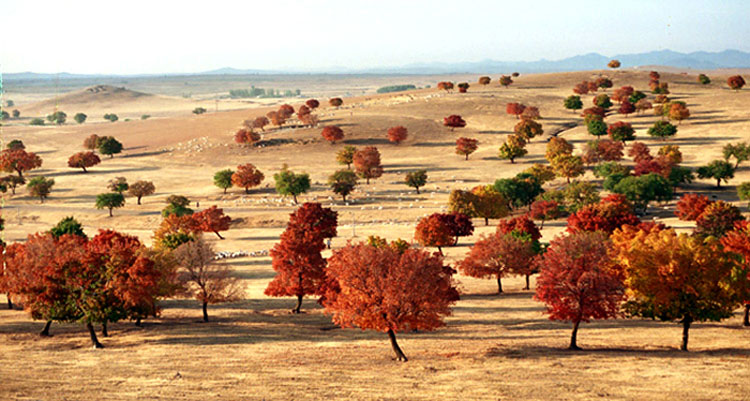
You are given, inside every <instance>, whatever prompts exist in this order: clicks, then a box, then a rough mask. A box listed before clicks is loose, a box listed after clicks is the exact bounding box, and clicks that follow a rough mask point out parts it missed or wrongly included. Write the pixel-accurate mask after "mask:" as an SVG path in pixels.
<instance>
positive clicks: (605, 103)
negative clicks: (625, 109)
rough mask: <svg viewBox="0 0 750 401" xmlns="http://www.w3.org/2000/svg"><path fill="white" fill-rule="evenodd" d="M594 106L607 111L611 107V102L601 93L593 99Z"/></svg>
mask: <svg viewBox="0 0 750 401" xmlns="http://www.w3.org/2000/svg"><path fill="white" fill-rule="evenodd" d="M594 106H597V107H601V108H603V109H604V110H607V109H609V108H610V107H612V101H611V100H610V99H609V96H607V94H606V93H602V94H599V95H596V96H595V97H594Z"/></svg>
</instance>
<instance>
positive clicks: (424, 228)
mask: <svg viewBox="0 0 750 401" xmlns="http://www.w3.org/2000/svg"><path fill="white" fill-rule="evenodd" d="M445 216H446V215H444V214H440V213H433V214H431V215H429V216H427V217H424V218H422V219H421V220H419V223H417V227H416V229H415V230H414V240H416V241H417V242H418V243H419V244H420V245H422V246H434V247H436V248H437V249H438V252H440V254H441V255H442V254H443V249H442V248H443V247H444V246H451V245H453V244H454V243H455V237H456V235H455V228H454V226H453V221H452V219H448V218H445Z"/></svg>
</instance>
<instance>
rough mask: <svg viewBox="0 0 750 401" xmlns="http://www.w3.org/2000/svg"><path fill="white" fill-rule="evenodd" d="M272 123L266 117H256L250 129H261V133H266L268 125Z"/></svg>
mask: <svg viewBox="0 0 750 401" xmlns="http://www.w3.org/2000/svg"><path fill="white" fill-rule="evenodd" d="M270 123H271V122H270V121H269V120H268V117H265V116H259V117H255V119H254V120H253V122H252V123H251V125H250V128H252V129H258V128H259V129H260V130H261V131H265V127H266V125H268V124H270Z"/></svg>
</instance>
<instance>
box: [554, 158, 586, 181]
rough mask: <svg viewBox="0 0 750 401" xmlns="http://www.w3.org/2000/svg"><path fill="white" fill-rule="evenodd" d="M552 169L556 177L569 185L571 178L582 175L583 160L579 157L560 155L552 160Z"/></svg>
mask: <svg viewBox="0 0 750 401" xmlns="http://www.w3.org/2000/svg"><path fill="white" fill-rule="evenodd" d="M552 168H553V169H554V170H555V174H557V176H558V177H563V178H565V179H566V180H568V183H570V179H571V178H575V177H578V176H579V175H582V174H583V173H584V167H583V160H582V159H581V157H580V156H572V155H568V156H566V155H562V156H558V157H556V158H554V159H552Z"/></svg>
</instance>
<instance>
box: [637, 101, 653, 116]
mask: <svg viewBox="0 0 750 401" xmlns="http://www.w3.org/2000/svg"><path fill="white" fill-rule="evenodd" d="M633 105H634V106H635V111H636V112H637V113H643V112H644V111H646V110H649V109H652V108H653V107H654V106H653V105H652V104H651V102H649V101H648V100H646V99H641V100H639V101H637V102H635V103H634V104H633Z"/></svg>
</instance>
